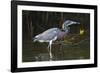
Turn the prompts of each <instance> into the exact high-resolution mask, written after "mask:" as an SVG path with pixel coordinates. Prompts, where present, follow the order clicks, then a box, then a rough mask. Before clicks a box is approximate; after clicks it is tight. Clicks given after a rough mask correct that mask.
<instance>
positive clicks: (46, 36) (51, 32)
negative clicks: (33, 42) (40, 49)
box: [41, 28, 60, 40]
mask: <svg viewBox="0 0 100 73" xmlns="http://www.w3.org/2000/svg"><path fill="white" fill-rule="evenodd" d="M59 31H60V29H58V28H51V29H48V30H46V31H44V32H43V33H42V34H41V36H42V37H41V40H52V39H54V38H55V37H57V34H58V32H59Z"/></svg>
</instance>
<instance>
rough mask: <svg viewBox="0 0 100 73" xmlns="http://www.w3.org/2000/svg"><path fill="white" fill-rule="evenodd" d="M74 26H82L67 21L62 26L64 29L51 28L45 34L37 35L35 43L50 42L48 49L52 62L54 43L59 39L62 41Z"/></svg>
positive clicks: (34, 39)
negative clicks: (71, 26)
mask: <svg viewBox="0 0 100 73" xmlns="http://www.w3.org/2000/svg"><path fill="white" fill-rule="evenodd" d="M72 24H80V23H79V22H76V21H72V20H66V21H65V22H64V23H63V24H62V29H60V28H50V29H48V30H46V31H44V32H43V33H40V34H38V35H36V36H35V37H34V38H33V41H34V42H35V41H39V42H49V45H48V49H49V55H50V60H52V58H53V56H52V52H51V46H52V42H53V41H56V40H57V39H61V38H63V37H64V36H65V35H66V34H68V32H69V30H70V27H69V26H70V25H72Z"/></svg>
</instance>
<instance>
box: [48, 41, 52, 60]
mask: <svg viewBox="0 0 100 73" xmlns="http://www.w3.org/2000/svg"><path fill="white" fill-rule="evenodd" d="M49 45H50V48H49V49H50V50H49V54H50V60H52V57H53V56H52V52H51V47H52V40H51V41H50V42H49Z"/></svg>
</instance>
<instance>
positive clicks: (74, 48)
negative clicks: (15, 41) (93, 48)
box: [22, 39, 90, 62]
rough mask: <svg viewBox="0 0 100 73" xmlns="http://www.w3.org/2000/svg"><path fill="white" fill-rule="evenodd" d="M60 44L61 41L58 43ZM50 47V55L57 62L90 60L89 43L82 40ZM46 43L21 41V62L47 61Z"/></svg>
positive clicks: (55, 43) (54, 44) (55, 44)
mask: <svg viewBox="0 0 100 73" xmlns="http://www.w3.org/2000/svg"><path fill="white" fill-rule="evenodd" d="M58 42H61V41H58ZM58 42H54V43H53V45H52V55H53V59H52V60H54V61H57V60H76V59H89V58H90V41H89V39H86V40H82V41H81V42H77V43H65V42H64V43H62V42H61V43H60V44H59V43H58ZM47 46H48V43H39V42H32V41H31V40H24V41H23V55H22V57H23V58H22V60H23V62H33V61H34V62H35V61H49V60H50V56H49V52H48V48H47Z"/></svg>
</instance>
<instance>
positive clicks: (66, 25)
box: [62, 20, 80, 30]
mask: <svg viewBox="0 0 100 73" xmlns="http://www.w3.org/2000/svg"><path fill="white" fill-rule="evenodd" d="M74 24H80V22H76V21H72V20H66V21H65V22H64V23H63V25H62V29H64V30H66V29H67V28H68V26H70V25H74Z"/></svg>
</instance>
